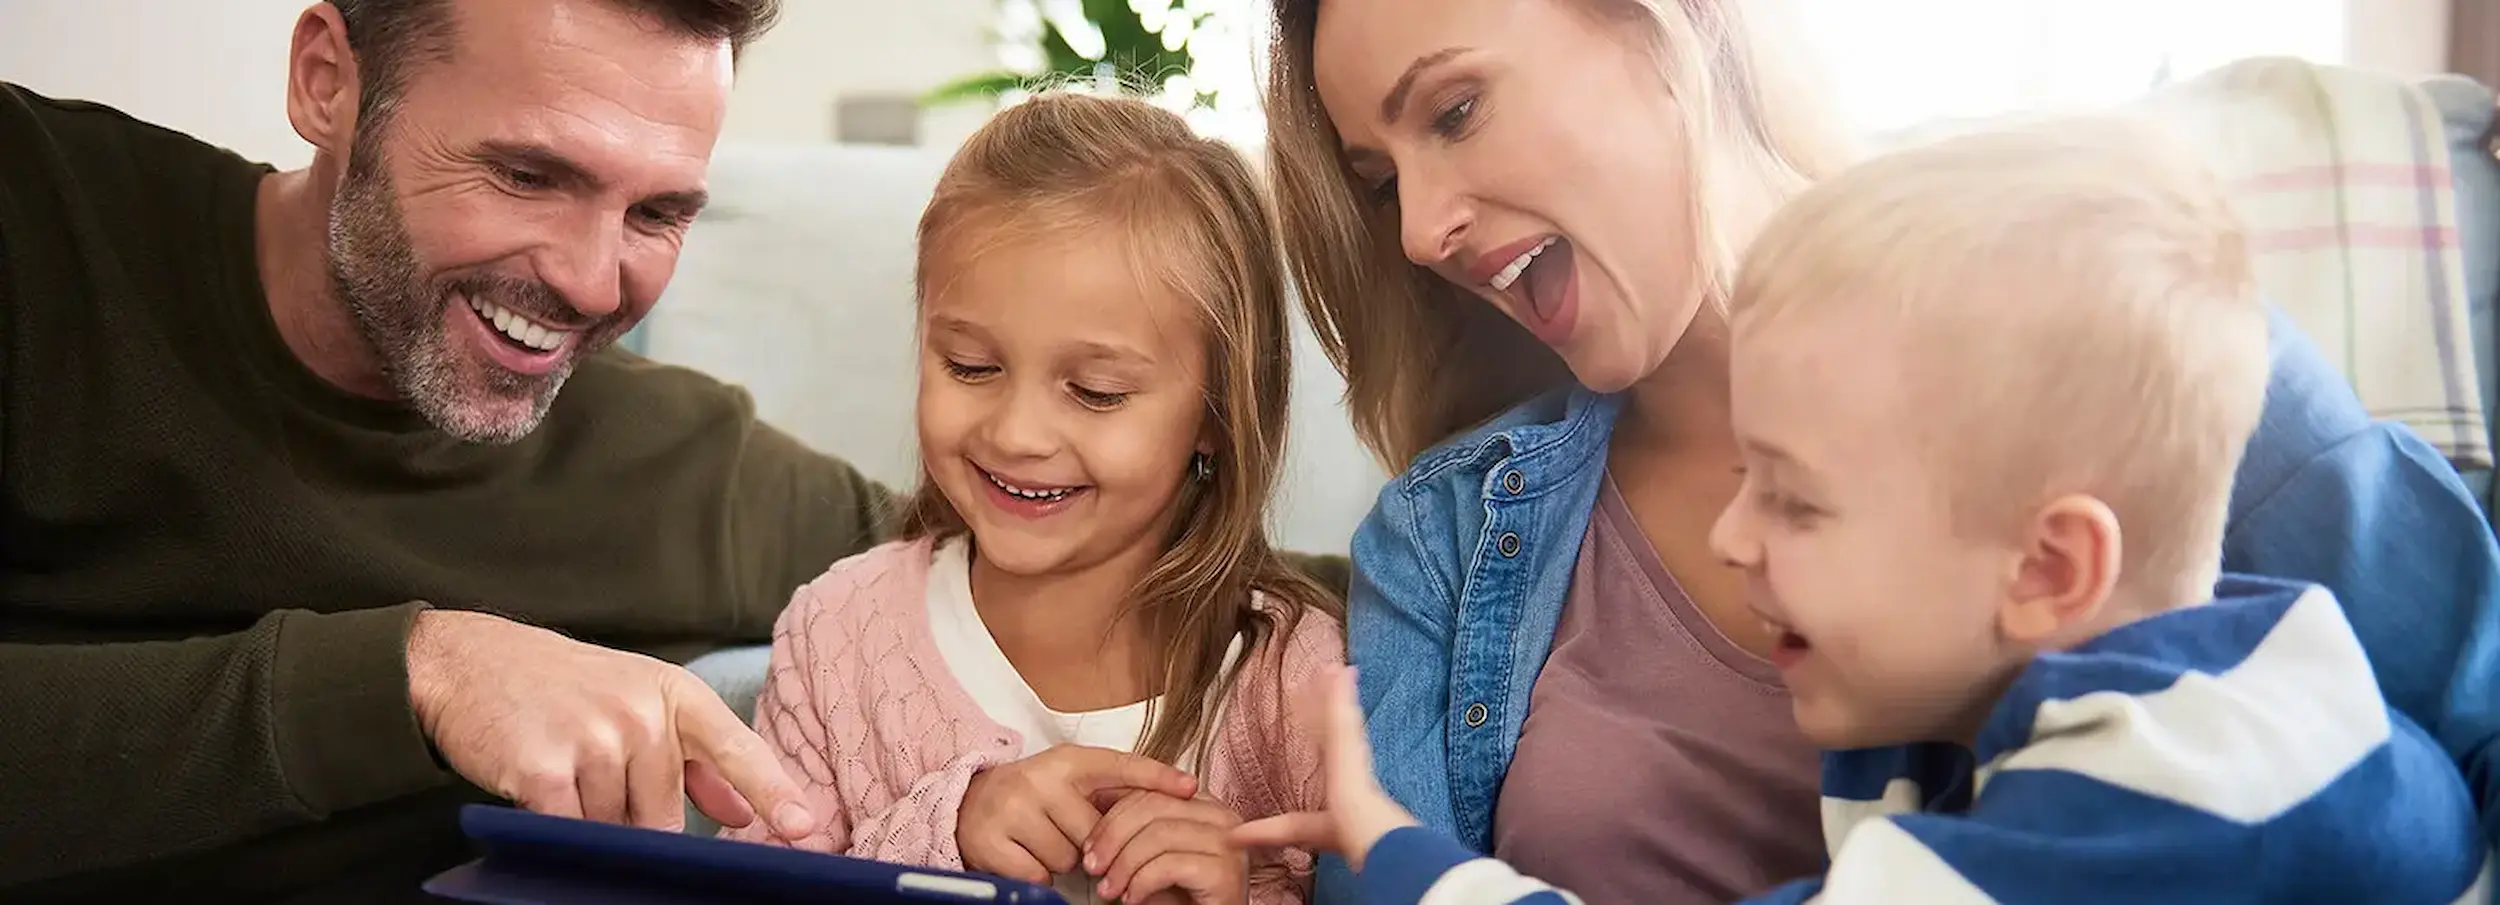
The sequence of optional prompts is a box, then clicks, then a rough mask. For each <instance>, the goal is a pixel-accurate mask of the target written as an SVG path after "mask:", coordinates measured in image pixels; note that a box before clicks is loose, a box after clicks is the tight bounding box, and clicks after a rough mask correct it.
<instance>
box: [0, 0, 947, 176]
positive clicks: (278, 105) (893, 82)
mask: <svg viewBox="0 0 2500 905" xmlns="http://www.w3.org/2000/svg"><path fill="white" fill-rule="evenodd" d="M308 4H309V0H0V79H4V80H7V81H11V82H16V83H18V84H21V85H24V86H26V87H28V88H31V89H33V90H35V91H37V92H41V93H44V94H50V95H54V96H61V97H77V98H81V99H86V100H94V101H100V102H103V103H106V104H110V105H112V106H115V107H119V108H121V109H123V110H125V111H127V112H129V113H131V114H132V115H135V116H138V117H139V118H141V119H145V120H149V121H151V122H156V123H160V124H163V125H166V126H170V127H173V128H176V129H180V130H182V131H184V132H188V133H191V134H193V135H196V136H199V137H201V138H203V139H206V140H209V141H212V142H216V143H218V144H221V145H225V146H227V147H229V148H233V149H234V150H235V151H236V152H238V153H241V154H243V155H244V156H247V157H251V158H254V159H258V160H265V161H268V162H270V163H273V164H276V165H279V166H282V167H292V166H299V165H302V164H304V163H306V162H308V161H310V160H311V157H312V152H311V150H310V149H308V148H306V147H305V146H304V143H303V140H302V139H299V138H297V137H296V135H295V130H294V129H293V128H292V127H290V126H288V125H287V121H286V109H285V106H284V95H285V91H286V52H287V35H288V32H289V31H290V30H291V29H292V28H293V26H294V23H295V17H296V16H297V15H298V14H299V13H301V12H302V11H303V10H304V8H305V6H307V5H308ZM783 8H784V18H783V21H782V26H781V28H780V29H778V30H776V31H774V32H773V33H772V35H770V36H769V37H767V38H766V39H765V40H764V41H762V42H761V43H758V44H756V45H755V46H754V47H752V48H750V49H749V51H748V54H747V57H746V59H745V61H744V63H743V64H742V66H741V67H740V73H739V79H738V88H737V93H736V95H735V96H734V97H733V99H732V100H731V102H730V111H729V123H728V126H727V127H726V129H725V130H724V134H723V140H724V141H741V142H758V141H760V142H827V141H831V140H832V137H833V109H834V100H835V99H836V98H837V97H840V96H841V95H842V94H843V93H845V92H869V93H879V94H903V95H914V94H918V93H919V92H921V91H923V90H925V89H928V88H930V87H934V86H936V85H938V84H940V83H943V82H945V81H946V80H947V79H950V78H953V77H955V76H958V75H963V74H966V73H969V72H974V71H978V70H980V69H984V68H988V67H990V66H992V65H994V64H995V58H994V56H993V55H992V51H991V50H990V46H989V37H988V24H989V18H990V16H991V15H992V12H993V10H994V9H995V5H994V4H993V3H992V0H908V2H900V3H888V2H864V0H786V2H785V5H784V7H783ZM979 116H980V114H979V112H978V111H977V110H969V109H967V110H953V111H937V112H935V113H933V114H932V115H931V116H930V117H929V118H928V120H927V122H926V125H925V126H924V127H923V134H924V136H926V137H927V139H928V140H929V141H930V142H931V143H933V144H938V145H940V146H949V147H951V146H952V145H953V144H954V143H955V141H957V140H959V139H960V138H961V137H962V136H963V135H964V134H967V133H969V132H970V131H971V129H972V127H973V126H974V125H977V124H978V118H979Z"/></svg>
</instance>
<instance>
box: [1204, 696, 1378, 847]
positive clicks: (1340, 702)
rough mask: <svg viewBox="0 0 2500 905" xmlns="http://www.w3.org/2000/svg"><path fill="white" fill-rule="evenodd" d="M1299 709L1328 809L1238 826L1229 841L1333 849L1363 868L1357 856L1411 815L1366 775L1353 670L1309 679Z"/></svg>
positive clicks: (1368, 759) (1367, 756)
mask: <svg viewBox="0 0 2500 905" xmlns="http://www.w3.org/2000/svg"><path fill="white" fill-rule="evenodd" d="M1311 684H1312V685H1313V686H1316V687H1314V688H1312V689H1310V690H1309V691H1307V692H1305V693H1306V694H1309V695H1311V697H1312V699H1313V700H1312V702H1311V706H1310V707H1308V708H1305V710H1304V712H1305V713H1307V714H1310V719H1312V720H1313V721H1314V722H1316V723H1318V725H1316V726H1313V727H1312V728H1313V729H1314V730H1316V732H1317V734H1318V735H1319V738H1320V747H1321V748H1322V752H1321V761H1322V763H1321V766H1322V769H1324V770H1325V771H1327V778H1328V809H1327V810H1324V811H1305V812H1301V813H1295V814H1279V815H1277V816H1274V817H1269V818H1267V819H1265V820H1255V821H1251V822H1249V823H1245V824H1242V825H1241V826H1239V827H1237V828H1235V829H1234V830H1233V833H1232V838H1233V842H1235V843H1236V844H1240V845H1246V846H1259V847H1268V848H1281V847H1287V846H1290V847H1294V848H1300V849H1305V850H1308V851H1313V852H1336V853H1337V854H1339V855H1343V856H1344V857H1345V860H1346V866H1348V867H1351V868H1353V869H1355V870H1358V871H1359V870H1362V869H1363V857H1364V856H1365V855H1368V854H1370V853H1371V850H1372V846H1373V845H1374V844H1376V843H1378V842H1379V841H1380V837H1382V836H1386V835H1389V832H1390V831H1391V830H1395V829H1398V828H1399V827H1408V826H1414V825H1415V817H1414V815H1412V814H1409V813H1407V812H1406V809H1405V808H1402V807H1399V806H1398V803H1397V802H1396V801H1393V800H1391V799H1390V798H1389V793H1387V792H1385V791H1382V790H1381V788H1380V779H1379V778H1378V777H1377V776H1375V775H1373V773H1372V748H1371V742H1370V741H1369V740H1367V739H1366V738H1365V736H1364V735H1363V708H1362V707H1361V706H1359V705H1357V704H1356V703H1355V702H1354V669H1353V667H1345V668H1343V669H1339V670H1337V671H1336V673H1335V674H1334V675H1331V676H1326V677H1323V678H1321V679H1319V680H1317V681H1314V682H1312V683H1311Z"/></svg>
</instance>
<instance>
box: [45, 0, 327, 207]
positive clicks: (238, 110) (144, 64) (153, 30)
mask: <svg viewBox="0 0 2500 905" xmlns="http://www.w3.org/2000/svg"><path fill="white" fill-rule="evenodd" d="M305 5H306V4H305V2H304V0H0V79H5V80H8V81H11V82H16V83H18V84H20V85H24V86H26V87H27V88H29V89H32V90H34V91H36V92H39V93H43V94H49V95H53V96H56V97H75V98H80V99H84V100H93V101H99V102H102V103H106V104H110V105H112V106H115V107H119V108H121V109H122V110H124V111H126V112H128V113H130V114H131V115H133V116H137V117H139V118H141V119H145V120H149V121H151V122H155V123H159V124H162V125H166V126H170V127H173V128H175V129H179V130H182V131H184V132H189V133H191V134H193V135H196V136H199V137H200V138H203V139H206V140H208V141H212V142H216V143H218V144H221V145H225V146H226V147H229V148H232V149H234V150H235V151H236V152H237V153H240V154H242V155H244V156H246V157H251V158H255V159H258V160H265V161H269V162H271V163H274V164H277V165H280V166H298V165H301V164H304V163H306V162H309V161H310V160H311V159H312V152H311V150H310V149H308V148H306V147H305V145H304V142H303V139H300V138H297V137H296V136H295V130H294V128H293V127H290V126H288V125H287V121H286V107H285V92H286V48H287V33H288V31H289V30H290V29H291V28H292V26H293V25H294V23H295V16H296V14H297V13H299V12H301V11H303V9H304V6H305Z"/></svg>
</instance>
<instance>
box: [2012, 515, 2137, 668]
mask: <svg viewBox="0 0 2500 905" xmlns="http://www.w3.org/2000/svg"><path fill="white" fill-rule="evenodd" d="M2025 535H2026V536H2025V537H2024V539H2023V548H2022V558H2021V560H2020V561H2019V562H2018V563H2017V564H2016V566H2015V573H2014V585H2013V588H2012V593H2011V594H2009V595H2007V599H2006V601H2005V604H2004V605H2003V607H2001V608H2000V609H1999V610H1998V612H1997V632H1998V634H2000V635H2002V636H2003V637H2004V639H2005V640H2006V641H2008V642H2010V643H2013V644H2018V645H2023V646H2039V645H2044V644H2047V643H2049V642H2050V640H2051V639H2054V638H2056V637H2058V636H2060V635H2063V634H2066V632H2067V630H2068V629H2070V628H2072V627H2074V626H2076V625H2078V624H2081V623H2083V622H2086V621H2088V620H2090V619H2092V618H2093V617H2095V616H2098V615H2100V612H2101V608H2102V607H2103V606H2105V605H2107V604H2108V602H2109V597H2110V594H2111V592H2112V591H2113V590H2114V589H2116V587H2117V585H2118V557H2119V542H2120V540H2119V536H2118V515H2117V513H2114V512H2111V511H2110V510H2109V506H2107V505H2105V504H2103V503H2102V502H2101V501H2100V500H2097V499H2094V498H2092V497H2089V496H2083V495H2080V494H2077V495H2069V496H2063V497H2059V498H2057V499H2055V500H2052V501H2050V503H2049V504H2048V505H2047V506H2043V507H2041V509H2040V512H2039V514H2038V515H2035V516H2033V517H2032V521H2031V524H2030V526H2029V527H2027V528H2026V529H2025Z"/></svg>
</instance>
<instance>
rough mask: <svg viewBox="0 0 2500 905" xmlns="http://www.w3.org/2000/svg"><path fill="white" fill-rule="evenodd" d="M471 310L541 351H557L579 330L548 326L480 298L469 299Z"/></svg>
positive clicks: (500, 330)
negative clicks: (558, 328)
mask: <svg viewBox="0 0 2500 905" xmlns="http://www.w3.org/2000/svg"><path fill="white" fill-rule="evenodd" d="M469 310H471V311H475V312H477V316H478V319H479V320H482V321H485V322H487V323H488V324H492V325H494V328H495V332H498V333H501V334H503V335H504V336H505V337H507V338H509V339H511V340H512V341H513V342H516V343H520V344H521V345H524V346H528V347H530V348H532V349H536V350H538V351H541V352H553V351H555V350H556V348H557V347H559V346H562V345H564V341H565V340H568V339H571V338H573V334H574V333H575V332H578V331H573V330H557V329H554V328H551V327H548V326H547V325H545V324H542V323H539V322H537V321H533V320H530V319H529V318H526V317H522V316H520V315H518V314H514V313H512V311H511V309H508V308H505V307H503V306H501V305H497V304H495V303H493V302H490V301H486V300H484V299H480V298H471V299H469Z"/></svg>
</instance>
